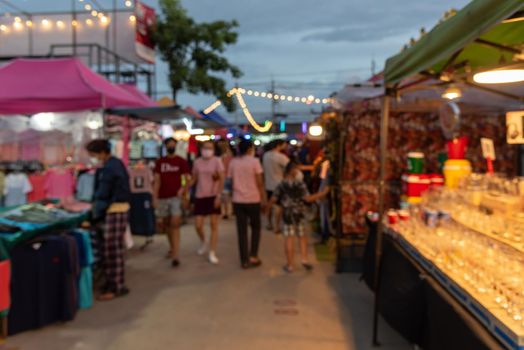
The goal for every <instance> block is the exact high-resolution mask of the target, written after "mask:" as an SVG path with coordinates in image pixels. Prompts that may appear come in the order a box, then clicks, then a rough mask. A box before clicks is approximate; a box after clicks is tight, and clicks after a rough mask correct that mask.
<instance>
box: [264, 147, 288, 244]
mask: <svg viewBox="0 0 524 350" xmlns="http://www.w3.org/2000/svg"><path fill="white" fill-rule="evenodd" d="M269 148H270V149H269V151H268V152H266V153H265V154H264V157H263V160H262V163H263V168H264V182H265V188H266V195H267V197H268V198H271V197H272V196H273V192H274V191H275V189H276V188H277V186H278V184H279V183H280V182H282V180H283V179H284V170H285V168H286V166H287V165H288V163H289V158H288V157H287V156H286V155H285V154H284V153H283V152H284V150H285V149H286V142H285V141H284V140H275V141H273V145H271V146H270V147H269ZM277 205H278V203H277ZM281 221H282V212H281V210H280V207H278V206H277V207H276V208H275V223H274V224H273V210H271V209H269V210H268V211H267V222H268V223H267V229H268V230H270V231H272V230H275V234H280V233H281V231H280V222H281Z"/></svg>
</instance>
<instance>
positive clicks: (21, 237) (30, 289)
mask: <svg viewBox="0 0 524 350" xmlns="http://www.w3.org/2000/svg"><path fill="white" fill-rule="evenodd" d="M0 85H1V87H0V101H1V102H0V105H1V107H0V114H1V115H2V117H0V123H1V126H2V133H3V134H2V138H1V142H0V143H1V144H0V149H1V150H2V152H0V160H2V163H1V164H0V178H1V181H0V185H1V195H0V197H1V198H0V199H1V200H2V204H1V205H0V208H1V209H0V282H1V283H0V285H1V287H0V320H1V324H0V325H1V327H0V337H2V336H5V335H7V334H8V333H9V334H14V333H18V332H22V331H25V330H29V329H35V328H38V327H42V326H45V325H48V324H52V323H55V322H63V321H68V320H72V319H73V318H74V316H75V314H76V312H77V310H78V309H83V308H87V307H89V306H90V305H91V304H92V291H93V286H92V283H93V282H92V266H93V263H94V260H95V258H94V255H93V245H92V241H94V242H96V241H97V240H96V239H95V238H94V232H90V231H84V230H79V229H77V227H78V226H79V224H80V223H81V222H83V221H84V220H85V219H86V217H87V213H88V211H89V209H90V204H89V202H90V201H91V197H92V194H93V190H94V188H93V187H94V186H93V181H94V169H93V168H92V166H90V164H89V162H88V157H87V155H86V154H85V152H84V150H83V145H84V144H85V143H86V142H87V141H88V140H90V139H92V138H96V137H101V136H103V135H102V134H101V132H102V126H103V125H104V110H105V109H106V108H111V107H143V106H146V105H147V101H145V99H144V98H143V96H140V95H139V93H138V91H133V90H131V89H130V88H126V89H123V88H120V87H118V86H116V85H114V84H112V83H110V82H109V81H107V80H105V79H104V78H102V77H101V76H99V75H97V74H96V73H94V72H92V71H91V70H89V69H88V68H87V67H86V66H84V65H83V64H82V63H81V61H80V60H77V59H53V60H51V59H50V60H47V59H46V60H26V59H17V60H14V61H12V62H10V63H8V64H7V65H5V66H3V67H2V68H0ZM127 90H129V91H131V92H128V91H127ZM44 281H47V282H49V283H47V282H46V283H44ZM38 293H39V294H38Z"/></svg>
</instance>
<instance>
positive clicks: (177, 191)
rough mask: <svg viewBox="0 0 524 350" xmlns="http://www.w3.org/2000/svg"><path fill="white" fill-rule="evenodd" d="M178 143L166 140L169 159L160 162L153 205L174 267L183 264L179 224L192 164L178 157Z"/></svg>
mask: <svg viewBox="0 0 524 350" xmlns="http://www.w3.org/2000/svg"><path fill="white" fill-rule="evenodd" d="M176 144H177V142H176V140H175V139H174V138H168V139H166V140H165V141H164V146H165V148H166V151H167V156H165V157H162V158H160V159H158V160H157V162H156V164H155V171H154V172H155V179H154V186H153V196H154V198H153V203H154V204H153V205H154V207H155V209H156V217H157V219H158V226H159V230H161V231H163V232H165V233H166V234H167V238H168V241H169V247H170V250H169V253H168V257H169V258H171V266H173V267H178V266H179V265H180V260H179V251H180V225H181V224H182V204H183V201H184V197H185V196H186V195H187V193H188V190H189V187H190V186H191V176H190V170H189V164H188V163H187V161H186V160H185V159H183V158H182V157H179V156H177V155H176V153H175V152H176Z"/></svg>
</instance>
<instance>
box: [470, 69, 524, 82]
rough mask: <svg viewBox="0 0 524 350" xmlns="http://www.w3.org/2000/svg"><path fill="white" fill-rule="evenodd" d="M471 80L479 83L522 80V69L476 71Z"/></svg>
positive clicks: (523, 75) (523, 77) (523, 78)
mask: <svg viewBox="0 0 524 350" xmlns="http://www.w3.org/2000/svg"><path fill="white" fill-rule="evenodd" d="M473 80H474V81H475V82H476V83H479V84H507V83H516V82H519V81H524V69H499V70H491V71H487V72H481V73H477V74H475V75H474V76H473Z"/></svg>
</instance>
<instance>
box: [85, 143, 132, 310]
mask: <svg viewBox="0 0 524 350" xmlns="http://www.w3.org/2000/svg"><path fill="white" fill-rule="evenodd" d="M86 149H87V151H88V152H89V156H90V157H91V158H92V159H93V162H95V163H98V164H100V166H101V167H100V168H99V169H98V170H97V172H96V175H95V178H96V180H95V193H94V196H93V200H94V204H93V220H94V222H95V223H97V224H98V225H100V226H101V227H102V237H103V242H102V246H103V266H104V273H105V278H106V285H105V287H104V288H103V290H102V293H101V294H100V296H99V299H100V300H112V299H114V298H115V297H120V296H124V295H126V294H128V293H129V289H128V288H127V287H126V286H125V278H124V277H125V262H124V253H125V245H124V234H125V231H126V227H127V225H128V211H129V198H130V190H129V176H128V173H127V170H126V167H125V165H124V163H122V161H121V160H120V159H118V158H116V157H114V156H112V155H111V145H110V143H109V141H107V140H94V141H91V142H90V143H89V144H88V145H87V146H86Z"/></svg>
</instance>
